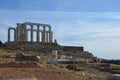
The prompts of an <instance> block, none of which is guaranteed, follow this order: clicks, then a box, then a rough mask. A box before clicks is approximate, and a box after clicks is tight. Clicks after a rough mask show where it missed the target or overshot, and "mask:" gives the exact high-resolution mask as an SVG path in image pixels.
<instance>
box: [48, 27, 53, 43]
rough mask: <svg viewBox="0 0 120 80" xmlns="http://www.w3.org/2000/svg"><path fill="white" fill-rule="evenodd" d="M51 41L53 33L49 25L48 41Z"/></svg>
mask: <svg viewBox="0 0 120 80" xmlns="http://www.w3.org/2000/svg"><path fill="white" fill-rule="evenodd" d="M52 41H53V33H52V31H51V27H49V42H51V43H52Z"/></svg>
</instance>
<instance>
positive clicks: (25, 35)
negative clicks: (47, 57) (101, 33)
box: [5, 22, 84, 53]
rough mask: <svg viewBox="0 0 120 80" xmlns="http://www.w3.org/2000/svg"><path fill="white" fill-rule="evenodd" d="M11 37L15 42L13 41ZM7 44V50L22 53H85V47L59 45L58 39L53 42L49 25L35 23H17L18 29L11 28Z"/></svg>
mask: <svg viewBox="0 0 120 80" xmlns="http://www.w3.org/2000/svg"><path fill="white" fill-rule="evenodd" d="M11 30H13V33H11ZM34 33H36V35H34ZM11 35H12V36H13V38H14V39H13V40H11V38H12V37H11ZM35 39H36V40H35ZM5 44H6V48H7V49H12V50H18V49H19V50H22V51H37V52H52V50H58V51H64V52H66V51H67V52H74V53H76V52H83V51H84V47H76V46H61V45H59V44H58V43H57V40H56V39H55V40H54V41H53V32H52V30H51V26H50V25H49V24H42V23H33V22H24V23H17V26H16V28H15V27H9V28H8V42H6V43H5Z"/></svg>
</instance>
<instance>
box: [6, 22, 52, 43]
mask: <svg viewBox="0 0 120 80" xmlns="http://www.w3.org/2000/svg"><path fill="white" fill-rule="evenodd" d="M27 26H30V28H27ZM34 27H36V28H34ZM41 28H42V29H41ZM46 29H47V30H46ZM11 30H14V41H15V42H17V41H28V32H29V31H30V42H43V43H52V42H53V32H52V31H51V26H50V25H48V24H42V23H32V22H25V23H17V27H16V28H14V27H9V29H8V42H10V38H11V37H10V35H11V33H10V31H11ZM33 32H36V34H37V35H36V41H34V39H33V37H34V35H33Z"/></svg>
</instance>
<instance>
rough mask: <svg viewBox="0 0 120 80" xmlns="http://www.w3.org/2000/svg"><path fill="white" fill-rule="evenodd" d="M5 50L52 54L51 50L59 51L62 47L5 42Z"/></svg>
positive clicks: (49, 44)
mask: <svg viewBox="0 0 120 80" xmlns="http://www.w3.org/2000/svg"><path fill="white" fill-rule="evenodd" d="M5 45H6V48H7V49H11V50H22V51H34V52H52V50H60V49H61V48H62V47H61V46H60V45H58V44H57V43H41V42H6V43H5Z"/></svg>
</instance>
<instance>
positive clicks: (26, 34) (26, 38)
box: [24, 24, 28, 41]
mask: <svg viewBox="0 0 120 80" xmlns="http://www.w3.org/2000/svg"><path fill="white" fill-rule="evenodd" d="M24 27H25V41H28V31H27V27H26V24H24Z"/></svg>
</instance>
